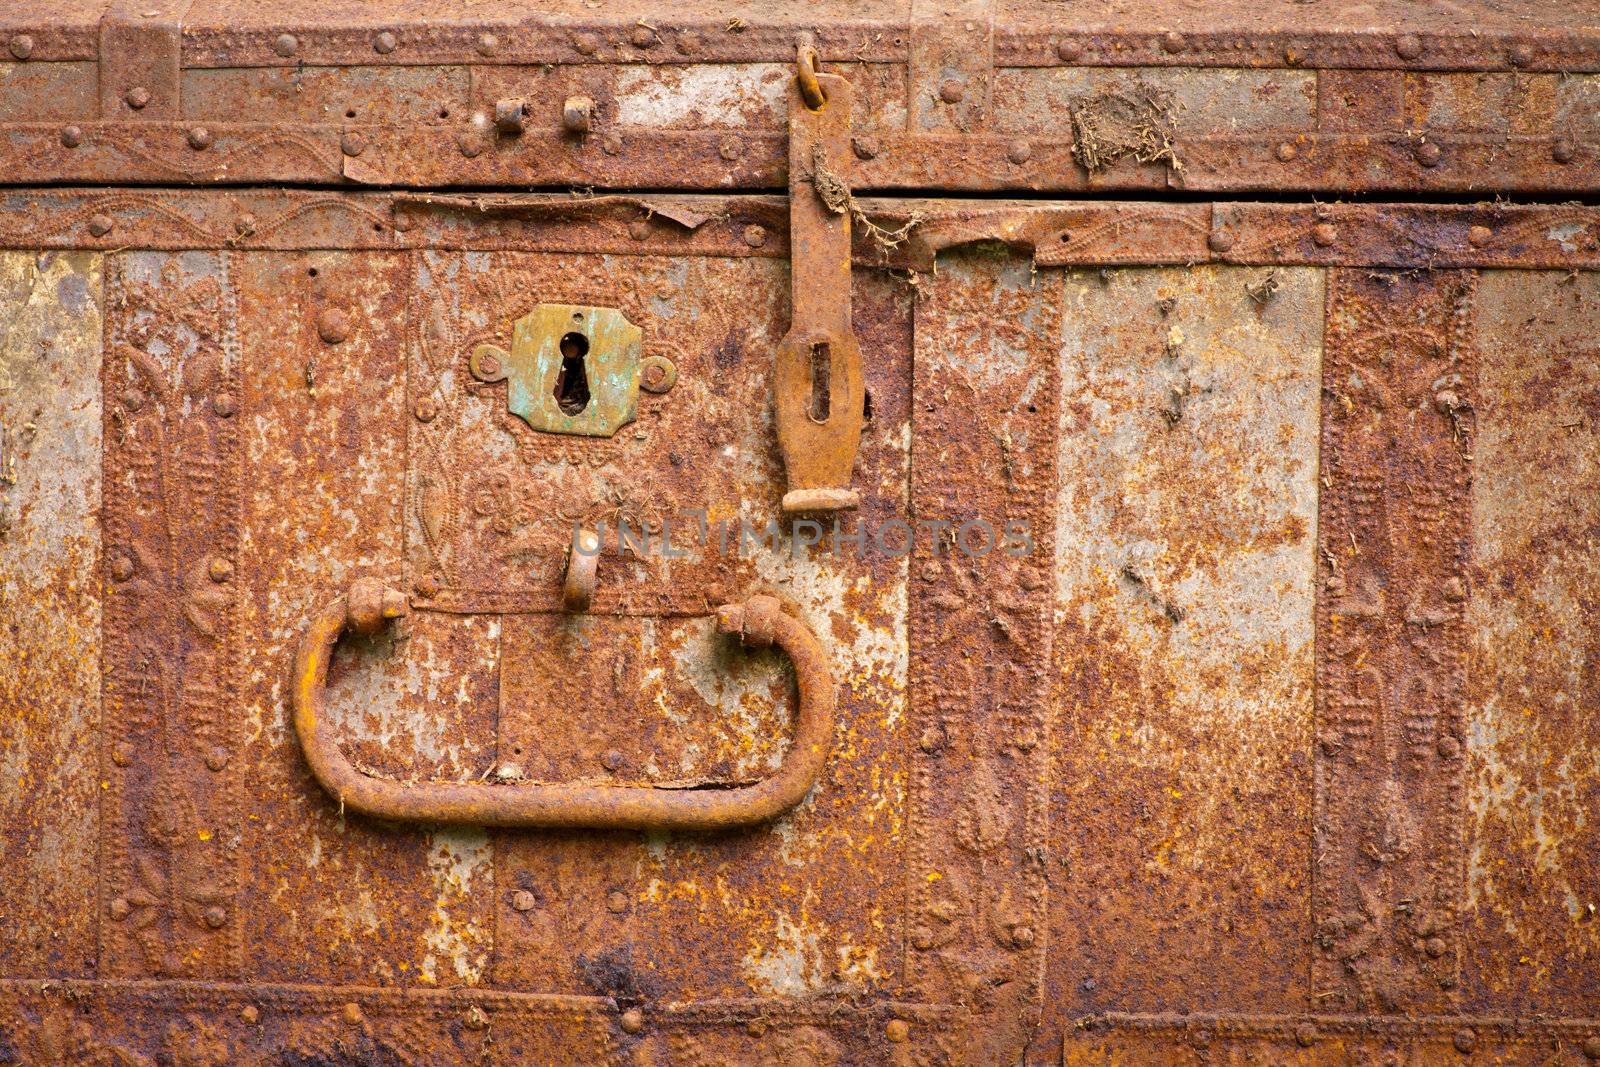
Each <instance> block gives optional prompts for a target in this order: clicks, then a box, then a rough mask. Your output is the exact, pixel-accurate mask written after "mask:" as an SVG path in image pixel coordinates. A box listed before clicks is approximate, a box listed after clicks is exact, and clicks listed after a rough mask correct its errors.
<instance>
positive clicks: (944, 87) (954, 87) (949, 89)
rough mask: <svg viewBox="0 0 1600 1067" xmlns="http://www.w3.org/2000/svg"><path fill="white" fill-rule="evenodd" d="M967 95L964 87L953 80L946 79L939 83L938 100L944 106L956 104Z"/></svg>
mask: <svg viewBox="0 0 1600 1067" xmlns="http://www.w3.org/2000/svg"><path fill="white" fill-rule="evenodd" d="M966 93H967V89H966V86H964V85H962V84H961V83H960V82H959V81H957V80H956V79H954V78H946V79H945V80H944V81H942V82H940V83H939V99H940V100H941V101H943V102H944V103H946V104H957V103H960V102H961V98H962V97H963V96H965V95H966Z"/></svg>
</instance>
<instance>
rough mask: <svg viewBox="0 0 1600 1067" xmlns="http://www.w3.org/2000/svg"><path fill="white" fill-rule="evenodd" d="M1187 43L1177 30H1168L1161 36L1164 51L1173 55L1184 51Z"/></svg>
mask: <svg viewBox="0 0 1600 1067" xmlns="http://www.w3.org/2000/svg"><path fill="white" fill-rule="evenodd" d="M1187 43H1188V42H1186V41H1185V40H1184V39H1183V34H1181V33H1179V32H1178V31H1177V30H1168V31H1167V32H1166V33H1164V34H1162V35H1161V47H1162V49H1163V50H1165V51H1167V52H1170V53H1173V54H1176V53H1178V52H1181V51H1183V50H1184V48H1185V46H1186V45H1187Z"/></svg>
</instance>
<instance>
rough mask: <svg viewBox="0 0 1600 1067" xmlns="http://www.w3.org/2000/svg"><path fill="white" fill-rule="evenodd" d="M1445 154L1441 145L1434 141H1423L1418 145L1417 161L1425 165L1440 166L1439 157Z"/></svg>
mask: <svg viewBox="0 0 1600 1067" xmlns="http://www.w3.org/2000/svg"><path fill="white" fill-rule="evenodd" d="M1443 154H1444V153H1443V151H1442V150H1441V149H1440V148H1439V146H1438V145H1436V144H1434V143H1433V142H1432V141H1423V142H1422V143H1421V144H1419V145H1417V152H1416V155H1417V162H1418V163H1421V164H1422V165H1423V166H1424V167H1436V166H1438V165H1439V157H1440V156H1442V155H1443Z"/></svg>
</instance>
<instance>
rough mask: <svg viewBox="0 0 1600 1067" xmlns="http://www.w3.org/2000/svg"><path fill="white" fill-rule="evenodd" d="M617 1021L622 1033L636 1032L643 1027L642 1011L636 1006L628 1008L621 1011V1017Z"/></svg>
mask: <svg viewBox="0 0 1600 1067" xmlns="http://www.w3.org/2000/svg"><path fill="white" fill-rule="evenodd" d="M618 1022H619V1023H620V1025H621V1026H622V1032H623V1033H625V1034H637V1033H638V1032H639V1031H640V1030H643V1029H644V1012H642V1011H640V1010H639V1009H638V1008H629V1009H628V1010H627V1011H625V1012H623V1013H622V1018H621V1019H620V1020H618Z"/></svg>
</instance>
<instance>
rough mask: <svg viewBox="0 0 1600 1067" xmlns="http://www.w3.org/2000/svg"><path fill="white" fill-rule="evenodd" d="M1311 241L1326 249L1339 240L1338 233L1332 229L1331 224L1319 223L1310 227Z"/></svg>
mask: <svg viewBox="0 0 1600 1067" xmlns="http://www.w3.org/2000/svg"><path fill="white" fill-rule="evenodd" d="M1311 239H1312V240H1313V241H1315V242H1316V243H1317V244H1318V245H1320V246H1321V247H1323V248H1327V247H1329V246H1330V245H1332V244H1333V243H1334V242H1335V241H1337V240H1338V239H1339V231H1338V230H1336V229H1334V226H1333V223H1331V222H1319V223H1317V224H1316V225H1315V226H1313V227H1311Z"/></svg>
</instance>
